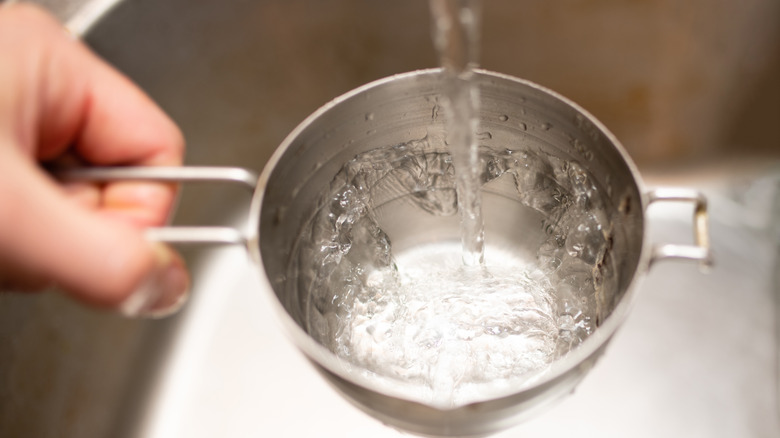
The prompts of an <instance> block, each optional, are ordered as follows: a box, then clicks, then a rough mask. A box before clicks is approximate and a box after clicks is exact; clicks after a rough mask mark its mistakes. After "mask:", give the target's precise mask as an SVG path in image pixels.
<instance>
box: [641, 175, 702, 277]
mask: <svg viewBox="0 0 780 438" xmlns="http://www.w3.org/2000/svg"><path fill="white" fill-rule="evenodd" d="M656 202H692V203H693V204H694V211H693V238H694V243H695V244H694V245H680V244H672V243H666V244H659V245H655V246H654V247H653V249H652V253H651V255H650V266H652V265H653V264H654V263H656V262H658V261H661V260H666V259H682V260H693V261H698V262H699V266H700V268H701V269H702V271H706V270H707V269H708V268H709V267H710V266H712V263H713V258H712V250H711V249H710V235H709V218H708V215H707V198H706V197H705V196H704V194H703V193H701V192H700V191H698V190H693V189H680V188H659V189H654V190H650V191H649V192H647V205H648V206H650V204H653V203H656Z"/></svg>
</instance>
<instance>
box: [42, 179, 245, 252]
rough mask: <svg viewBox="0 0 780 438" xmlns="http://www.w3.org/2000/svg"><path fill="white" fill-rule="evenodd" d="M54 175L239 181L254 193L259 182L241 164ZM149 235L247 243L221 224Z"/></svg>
mask: <svg viewBox="0 0 780 438" xmlns="http://www.w3.org/2000/svg"><path fill="white" fill-rule="evenodd" d="M51 174H52V175H53V176H54V177H55V178H57V179H58V180H60V181H64V182H70V181H88V182H110V181H156V182H220V183H230V184H237V185H240V186H242V187H244V188H246V189H248V190H249V191H251V192H254V190H255V187H256V185H257V174H256V173H255V172H253V171H251V170H248V169H244V168H240V167H208V166H207V167H201V166H185V167H166V166H139V167H89V168H72V169H55V170H51ZM145 233H146V238H147V239H149V240H151V241H155V242H167V243H178V244H216V245H220V244H227V245H232V244H242V245H246V244H247V242H248V237H247V235H246V233H244V232H242V231H240V230H238V229H236V228H232V227H221V226H187V227H179V226H165V227H151V228H147V229H146V230H145Z"/></svg>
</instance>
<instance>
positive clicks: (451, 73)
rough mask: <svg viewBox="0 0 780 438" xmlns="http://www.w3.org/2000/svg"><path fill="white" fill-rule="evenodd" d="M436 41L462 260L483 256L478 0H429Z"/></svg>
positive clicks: (474, 261)
mask: <svg viewBox="0 0 780 438" xmlns="http://www.w3.org/2000/svg"><path fill="white" fill-rule="evenodd" d="M430 5H431V14H432V16H433V41H434V45H435V47H436V50H437V52H438V53H439V61H440V64H441V66H442V68H443V69H444V81H445V84H444V99H443V102H442V103H443V107H444V109H445V111H446V112H447V113H448V114H449V116H448V117H447V140H448V146H449V150H450V154H451V155H452V163H453V165H454V166H455V175H456V180H457V188H456V191H457V196H458V211H459V213H460V220H461V225H460V227H461V244H462V246H463V264H464V265H466V266H479V265H482V264H483V263H484V260H485V226H484V221H483V219H482V205H481V204H482V202H481V195H480V182H479V174H478V173H477V172H478V171H479V162H478V160H479V157H478V154H477V138H476V133H477V132H478V129H479V89H478V88H477V86H476V84H475V83H474V81H473V80H472V77H473V76H474V68H475V67H477V65H478V59H479V55H478V53H479V23H480V17H479V16H480V2H479V0H431V2H430Z"/></svg>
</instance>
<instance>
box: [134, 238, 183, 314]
mask: <svg viewBox="0 0 780 438" xmlns="http://www.w3.org/2000/svg"><path fill="white" fill-rule="evenodd" d="M153 245H154V254H155V269H153V270H152V272H150V273H149V275H148V276H147V277H146V278H145V279H144V280H143V281H142V282H141V284H140V285H139V286H138V288H136V290H135V292H133V293H132V294H131V295H130V296H129V297H128V298H127V299H125V301H124V302H123V303H122V305H121V306H120V308H119V310H120V312H121V313H122V314H123V315H125V316H130V317H139V316H140V317H145V318H163V317H166V316H169V315H172V314H174V313H176V312H177V311H178V310H179V309H180V308H181V307H182V306H183V305H184V303H185V302H186V301H187V297H188V291H189V283H190V281H189V275H188V274H187V270H186V269H185V267H184V262H183V261H182V260H181V258H180V257H179V256H178V254H176V253H175V252H174V251H173V250H172V249H170V248H169V247H167V246H165V245H163V244H161V243H155V244H153Z"/></svg>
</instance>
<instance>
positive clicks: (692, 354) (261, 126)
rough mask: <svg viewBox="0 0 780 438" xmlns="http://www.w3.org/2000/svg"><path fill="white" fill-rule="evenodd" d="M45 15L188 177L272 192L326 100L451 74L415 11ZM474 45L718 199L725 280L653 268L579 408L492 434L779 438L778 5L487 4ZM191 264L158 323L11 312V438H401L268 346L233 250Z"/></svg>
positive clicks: (1, 327)
mask: <svg viewBox="0 0 780 438" xmlns="http://www.w3.org/2000/svg"><path fill="white" fill-rule="evenodd" d="M37 3H40V4H43V5H44V6H45V7H46V8H48V9H50V10H51V11H52V12H53V13H54V14H56V15H57V16H58V17H60V18H61V19H62V20H63V22H65V23H68V24H69V28H70V29H71V31H72V32H74V33H75V34H77V35H81V36H82V37H83V38H84V40H85V42H86V43H87V44H88V45H90V46H91V47H92V48H93V49H94V50H95V51H96V52H97V53H98V54H99V55H100V56H102V57H104V58H105V59H106V60H107V61H108V62H110V63H111V64H113V65H115V66H116V67H117V68H118V69H120V70H121V71H123V72H124V73H125V74H127V75H128V76H129V77H130V78H131V79H133V80H134V81H135V82H137V83H138V84H139V85H140V86H141V87H142V88H144V89H145V90H146V91H147V92H148V93H149V94H150V95H151V96H152V98H154V99H155V100H156V101H157V102H159V103H160V105H161V106H162V107H163V108H164V109H165V110H166V111H167V112H168V113H169V114H170V115H171V116H172V117H173V119H174V120H176V122H177V123H179V125H180V126H181V127H182V129H183V131H184V133H185V136H186V138H187V142H188V151H187V157H186V161H187V163H188V164H201V165H235V166H242V167H248V168H252V169H254V170H257V171H259V170H261V169H262V167H263V165H264V164H265V162H266V160H267V159H268V157H269V156H270V154H271V153H272V152H273V150H274V149H275V147H276V146H277V145H278V144H279V143H281V141H282V140H283V138H284V137H285V136H286V135H287V134H288V133H289V132H290V131H291V130H292V129H293V128H294V127H295V126H296V125H297V124H298V123H299V122H300V121H302V120H303V119H304V118H305V117H306V116H307V115H308V114H310V113H311V112H313V111H314V110H315V109H316V108H318V107H319V106H321V105H322V104H324V103H326V102H327V101H329V100H330V99H332V98H334V97H336V96H338V95H340V94H342V93H344V92H346V91H348V90H350V89H352V88H355V87H357V86H359V85H362V84H364V83H367V82H370V81H372V80H374V79H378V78H381V77H384V76H388V75H391V74H394V73H400V72H405V71H410V70H414V69H418V68H426V67H434V66H436V64H437V57H436V55H435V53H434V51H433V47H432V43H431V38H430V32H431V31H430V14H429V9H428V4H427V2H425V1H419V0H404V1H393V2H385V1H379V0H326V1H316V2H315V1H303V0H290V1H272V0H268V1H263V0H230V1H220V2H216V1H207V0H126V1H114V0H98V1H84V0H45V1H39V2H37ZM482 35H483V38H482V44H481V50H482V53H481V60H482V66H483V67H484V68H486V69H489V70H494V71H498V72H502V73H507V74H511V75H514V76H518V77H521V78H525V79H529V80H531V81H534V82H537V83H539V84H541V85H543V86H546V87H548V88H550V89H552V90H554V91H556V92H558V93H560V94H562V95H564V96H566V97H568V98H570V99H572V100H574V101H575V102H577V103H578V104H580V105H581V106H583V107H584V108H585V109H586V110H588V111H589V112H591V113H592V114H594V115H595V116H596V118H598V119H600V120H601V121H602V122H603V123H604V124H605V125H606V126H607V127H608V128H609V129H610V130H611V131H612V132H613V133H614V134H615V135H616V136H617V137H618V138H619V139H620V141H621V142H622V143H623V145H624V146H625V147H626V149H627V150H628V152H629V154H630V155H631V157H632V158H633V159H634V160H635V161H636V162H637V164H638V165H639V168H640V171H641V173H642V175H643V177H644V178H645V179H646V180H648V181H649V182H650V183H652V184H662V185H669V184H675V185H680V184H682V185H686V186H692V187H699V188H702V189H704V190H705V191H706V192H707V194H708V196H709V197H710V201H711V207H712V213H711V217H712V221H713V240H714V242H713V246H714V247H715V250H716V257H717V262H718V266H717V267H716V268H715V269H714V270H713V272H712V273H711V274H710V275H709V276H708V277H703V276H700V275H699V274H698V273H697V272H696V270H695V267H691V266H684V267H677V266H673V267H671V266H670V267H667V266H662V267H660V268H659V269H657V270H654V271H653V272H652V273H651V274H650V275H649V277H648V280H647V282H646V284H645V286H644V287H643V291H642V298H641V299H640V300H638V303H637V305H636V307H637V310H636V311H635V314H632V316H630V317H629V321H628V322H627V324H626V327H625V328H624V329H623V330H621V332H620V333H619V335H618V339H616V342H615V344H616V345H615V346H613V347H611V348H610V350H609V352H608V353H607V355H606V357H605V359H604V360H603V362H604V363H603V364H600V365H599V366H597V369H596V370H595V371H594V375H593V376H592V377H588V378H586V381H585V382H584V383H583V386H582V388H581V389H580V390H578V392H577V394H575V395H574V396H572V397H571V398H570V399H571V400H567V401H565V402H563V403H562V404H561V406H560V407H558V408H555V409H553V410H552V411H550V412H549V413H547V414H545V415H544V416H543V417H541V418H540V419H539V420H538V421H532V422H531V423H529V424H526V425H523V426H520V428H519V429H513V430H510V431H508V432H507V433H506V435H502V436H507V437H508V436H519V435H521V434H522V435H523V436H525V435H529V434H534V435H537V436H559V435H562V434H563V433H566V432H567V431H568V432H569V433H571V432H572V429H573V428H576V430H577V431H579V433H580V435H581V436H590V434H591V433H592V435H594V436H595V435H598V436H658V435H661V434H664V435H668V436H707V437H712V436H724V437H726V436H759V437H764V436H766V437H770V436H777V434H778V433H780V427H779V426H778V419H777V412H778V411H777V385H778V383H777V369H776V366H777V340H776V338H777V334H776V318H775V313H776V307H777V300H778V299H777V295H778V284H779V282H778V278H777V275H776V272H778V271H779V270H778V269H777V266H778V265H777V259H778V242H779V241H780V226H778V223H780V207H779V206H778V205H780V204H779V201H778V199H780V198H779V197H778V196H779V195H778V193H780V189H778V184H780V183H778V181H780V2H778V1H776V0H743V1H739V2H735V1H727V0H689V1H686V2H678V1H672V0H559V1H555V2H550V1H543V0H522V1H515V0H489V1H485V2H484V4H483V25H482ZM248 199H249V198H248V196H247V195H246V194H244V193H240V192H239V193H233V192H232V191H228V193H226V192H225V191H224V189H216V188H213V187H200V186H197V187H193V188H191V187H187V188H185V190H184V193H183V196H182V199H181V203H180V208H179V212H178V214H177V217H176V222H177V223H182V224H195V223H197V224H209V223H221V224H224V223H240V221H241V218H242V217H243V215H244V214H245V211H246V206H247V205H248ZM688 214H689V213H685V214H681V213H679V212H677V211H676V210H675V211H666V210H664V211H660V212H657V213H655V216H657V217H656V218H654V219H655V223H657V224H659V225H658V227H657V228H658V229H659V231H658V232H659V234H658V236H660V237H659V239H664V240H674V241H677V240H685V239H690V238H689V237H688V234H689V229H690V224H689V223H688V222H690V219H689V218H688ZM686 221H687V222H686ZM186 256H187V259H188V262H189V263H190V266H191V267H192V269H193V273H194V278H195V284H194V290H193V297H192V301H191V302H190V303H189V304H188V306H187V308H185V310H184V312H182V313H181V314H180V315H178V316H176V317H174V318H171V319H168V320H164V321H130V320H125V319H123V318H119V317H117V316H115V315H111V314H107V313H105V312H97V311H93V310H90V309H86V308H83V307H81V306H79V305H77V304H74V303H72V302H70V301H68V300H66V299H64V298H60V297H59V296H58V295H57V294H52V293H47V294H42V295H34V296H32V295H18V294H14V293H10V292H0V436H8V437H16V436H20V437H21V436H25V437H28V436H29V437H49V436H58V437H59V436H62V437H71V436H73V437H76V436H213V435H215V434H222V433H223V432H228V431H229V432H232V433H227V434H228V435H238V436H278V435H282V433H281V432H280V431H282V430H286V431H288V432H290V434H295V433H298V434H299V435H300V434H304V435H305V434H307V433H308V434H309V435H311V436H361V434H363V435H362V436H365V435H366V434H368V435H370V436H382V434H389V435H392V434H393V433H394V432H393V431H390V430H389V429H385V428H383V427H382V426H381V425H379V424H378V423H375V422H374V421H373V420H370V419H368V417H365V416H364V415H362V414H360V413H358V412H356V411H355V410H354V408H352V407H351V406H347V405H346V403H345V402H343V401H342V400H340V399H339V398H338V396H336V395H335V393H333V392H332V391H331V390H330V389H329V388H327V387H326V386H324V384H323V383H322V382H320V381H319V380H318V379H317V378H316V376H314V375H313V374H314V372H313V370H312V369H310V368H308V367H307V366H306V364H305V363H303V361H302V359H301V358H300V357H298V356H296V353H295V352H294V351H292V349H291V347H289V346H287V345H285V344H284V339H283V337H282V335H281V334H279V333H278V330H276V329H275V328H274V327H273V326H271V328H269V327H266V322H264V321H261V320H262V319H263V318H264V317H265V316H268V315H267V313H268V311H267V309H264V306H263V303H262V301H260V299H259V298H257V295H261V294H260V293H259V292H258V291H257V290H256V289H257V288H258V287H259V286H258V284H257V283H258V282H257V280H256V279H255V278H254V277H253V276H254V275H256V272H254V271H252V267H251V266H250V265H249V264H248V262H247V261H246V260H245V257H244V256H243V253H242V251H241V250H240V249H235V248H234V249H230V248H228V249H217V250H213V249H209V250H198V251H187V252H186ZM264 312H265V313H264ZM280 363H281V364H284V365H282V366H281V367H280V365H279V364H280ZM269 364H271V365H269ZM269 366H270V367H271V368H268V367H269ZM291 370H294V373H293V371H291ZM298 373H300V374H298ZM296 385H297V386H296ZM301 385H306V386H305V387H301ZM301 393H306V394H309V396H307V397H306V399H307V400H309V401H308V402H307V401H304V400H302V397H300V395H299V394H301ZM296 394H298V395H297V396H296ZM195 400H197V402H195ZM228 406H234V408H228ZM326 407H327V408H326ZM269 411H276V413H275V414H273V415H271V414H269V413H268V412H269ZM304 411H305V412H306V416H307V417H306V418H310V420H311V422H310V423H306V422H304V423H300V422H296V421H295V419H296V418H297V416H298V417H299V416H300V415H301V412H304ZM309 424H318V425H319V427H316V428H315V427H314V426H311V425H309ZM331 425H338V429H337V428H336V426H334V427H330V426H331ZM335 431H337V432H338V433H336V432H335ZM393 436H394V435H393Z"/></svg>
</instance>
